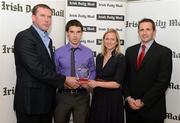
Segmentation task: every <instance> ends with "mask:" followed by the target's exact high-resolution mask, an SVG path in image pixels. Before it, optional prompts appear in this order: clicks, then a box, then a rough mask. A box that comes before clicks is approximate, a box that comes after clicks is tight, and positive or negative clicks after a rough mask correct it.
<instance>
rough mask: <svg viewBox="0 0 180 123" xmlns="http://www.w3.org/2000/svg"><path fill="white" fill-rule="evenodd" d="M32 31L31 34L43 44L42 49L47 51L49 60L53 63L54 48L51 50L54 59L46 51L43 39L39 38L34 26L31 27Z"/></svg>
mask: <svg viewBox="0 0 180 123" xmlns="http://www.w3.org/2000/svg"><path fill="white" fill-rule="evenodd" d="M30 30H31V32H32V33H33V34H34V35H35V38H37V40H38V43H40V44H41V46H42V48H43V49H44V51H45V52H46V54H47V55H48V57H49V59H50V60H51V61H52V60H53V50H52V48H51V49H50V52H51V56H52V58H51V56H49V53H48V51H47V49H46V46H45V45H44V43H43V41H42V39H41V37H40V36H39V34H38V32H37V31H36V30H35V29H34V27H33V26H31V27H30ZM50 41H52V40H51V39H50Z"/></svg>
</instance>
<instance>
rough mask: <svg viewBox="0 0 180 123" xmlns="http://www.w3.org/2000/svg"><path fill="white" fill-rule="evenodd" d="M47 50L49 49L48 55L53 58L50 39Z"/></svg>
mask: <svg viewBox="0 0 180 123" xmlns="http://www.w3.org/2000/svg"><path fill="white" fill-rule="evenodd" d="M48 48H49V51H50V54H49V55H50V57H51V59H53V48H52V40H50V41H49V45H48Z"/></svg>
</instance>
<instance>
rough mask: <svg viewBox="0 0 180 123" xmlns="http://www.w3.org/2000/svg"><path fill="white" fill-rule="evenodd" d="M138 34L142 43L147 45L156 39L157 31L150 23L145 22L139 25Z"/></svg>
mask: <svg viewBox="0 0 180 123" xmlns="http://www.w3.org/2000/svg"><path fill="white" fill-rule="evenodd" d="M138 33H139V37H140V39H141V41H142V42H143V43H147V42H149V41H151V40H153V39H154V38H155V34H156V31H155V30H153V27H152V24H151V23H150V22H143V23H141V24H140V25H139V30H138Z"/></svg>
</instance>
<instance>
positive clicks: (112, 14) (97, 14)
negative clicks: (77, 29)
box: [66, 0, 126, 56]
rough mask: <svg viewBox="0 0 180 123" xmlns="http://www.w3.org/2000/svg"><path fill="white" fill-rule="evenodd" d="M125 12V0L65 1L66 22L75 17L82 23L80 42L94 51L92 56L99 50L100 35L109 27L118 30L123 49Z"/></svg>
mask: <svg viewBox="0 0 180 123" xmlns="http://www.w3.org/2000/svg"><path fill="white" fill-rule="evenodd" d="M125 12H126V2H117V1H111V0H106V1H103V0H67V2H66V22H67V21H69V20H71V19H77V20H79V21H80V22H81V23H82V24H83V27H84V33H83V37H82V40H81V42H82V43H83V44H84V45H86V46H87V47H89V48H91V49H92V50H93V51H94V56H96V55H97V54H98V53H99V52H101V43H102V37H103V34H104V33H105V31H107V30H108V29H109V28H114V29H116V30H117V31H118V33H119V35H120V39H121V47H122V51H124V50H123V48H124V46H123V45H124V39H125V14H126V13H125ZM67 42H68V40H67Z"/></svg>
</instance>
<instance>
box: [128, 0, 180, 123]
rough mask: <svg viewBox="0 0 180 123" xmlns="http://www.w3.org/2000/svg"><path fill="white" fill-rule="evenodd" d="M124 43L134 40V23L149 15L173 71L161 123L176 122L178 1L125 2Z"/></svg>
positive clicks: (179, 96)
mask: <svg viewBox="0 0 180 123" xmlns="http://www.w3.org/2000/svg"><path fill="white" fill-rule="evenodd" d="M127 12H128V14H127V22H126V27H127V30H126V32H127V33H126V43H125V47H129V46H131V45H134V44H136V43H138V42H139V41H138V35H137V24H138V21H139V20H141V19H142V18H145V17H146V18H152V19H153V20H154V21H155V24H156V27H157V34H156V41H157V42H158V43H160V44H162V45H165V46H167V47H169V48H171V49H172V51H173V73H172V79H171V84H170V85H169V88H168V90H167V96H166V97H167V98H166V102H167V114H166V120H165V123H180V90H179V89H180V76H179V75H178V74H179V73H180V14H179V12H180V1H179V0H159V1H153V0H151V1H149V2H143V1H142V2H129V3H128V4H127Z"/></svg>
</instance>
